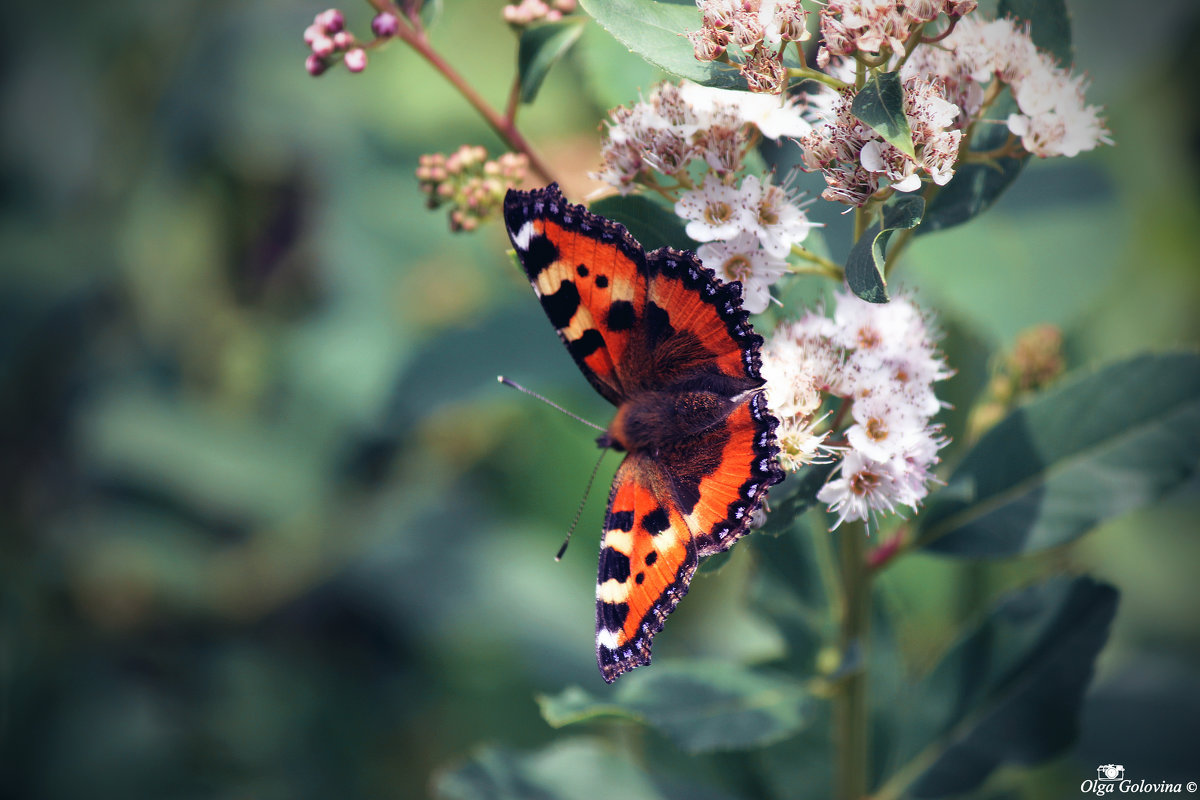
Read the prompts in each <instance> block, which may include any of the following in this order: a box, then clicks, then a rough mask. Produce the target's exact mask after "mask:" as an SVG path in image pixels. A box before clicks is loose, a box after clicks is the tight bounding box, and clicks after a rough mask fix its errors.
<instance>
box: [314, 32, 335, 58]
mask: <svg viewBox="0 0 1200 800" xmlns="http://www.w3.org/2000/svg"><path fill="white" fill-rule="evenodd" d="M310 46H311V47H312V51H313V55H314V56H316V57H317V58H325V57H326V56H328V55H330V54H331V53H333V51H334V50H335V49H336V48H335V47H334V44H333V39H330V38H329V37H328V36H318V37H317V38H316V39H313V42H312V45H310Z"/></svg>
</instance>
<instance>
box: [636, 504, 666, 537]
mask: <svg viewBox="0 0 1200 800" xmlns="http://www.w3.org/2000/svg"><path fill="white" fill-rule="evenodd" d="M642 527H644V528H645V529H646V530H648V531H650V533H652V534H655V535H657V534H660V533H662V532H663V531H665V530H666V529H667V528H669V527H671V520H670V519H668V518H667V512H666V511H664V510H663V509H662V508H656V509H654V510H653V511H651V512H650V513H648V514H647V515H646V516H644V517H642Z"/></svg>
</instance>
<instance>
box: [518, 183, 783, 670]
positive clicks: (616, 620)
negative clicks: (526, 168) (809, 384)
mask: <svg viewBox="0 0 1200 800" xmlns="http://www.w3.org/2000/svg"><path fill="white" fill-rule="evenodd" d="M504 222H505V226H506V227H507V229H508V235H509V238H510V239H511V240H512V244H513V247H514V248H515V249H516V252H517V256H518V258H519V259H520V262H521V265H522V266H523V267H524V270H525V273H526V275H528V277H529V281H530V283H531V284H533V290H534V292H535V293H536V294H537V296H538V298H539V300H540V301H541V305H542V308H543V309H544V310H545V312H546V315H547V316H548V317H549V318H550V323H551V324H552V325H553V326H554V328H555V329H556V330H557V331H558V335H559V337H560V338H561V339H562V341H563V343H564V344H565V345H566V346H567V350H568V351H569V352H570V353H571V355H572V357H574V359H575V363H576V364H578V365H579V368H580V369H581V370H582V371H583V374H584V376H585V377H586V378H587V379H588V381H589V382H590V383H591V384H592V386H593V387H594V388H595V389H596V391H597V392H599V393H600V394H601V395H602V396H603V397H604V398H605V399H606V400H608V401H609V402H610V403H612V404H613V405H614V406H616V407H617V411H616V415H615V416H614V417H613V420H612V422H611V423H610V424H609V426H608V428H607V431H606V432H605V433H604V434H602V435H601V436H600V437H599V438H598V439H597V443H598V444H599V445H600V446H601V447H606V448H611V449H613V450H616V451H619V452H624V453H625V458H624V460H623V461H622V462H621V464H620V466H619V467H618V468H617V472H616V475H615V476H614V478H613V484H612V490H611V491H610V493H609V496H608V509H607V511H606V513H605V515H604V535H603V540H602V542H601V546H600V566H599V572H598V575H597V580H596V660H597V662H598V663H599V665H600V673H601V675H602V676H603V677H604V680H605V681H607V682H608V683H612V682H613V681H614V680H616V679H617V677H618V676H620V675H621V674H622V673H624V672H627V671H629V670H631V669H633V668H635V667H638V666H641V665H643V664H648V663H650V644H651V641H652V640H653V638H654V636H655V634H657V633H658V632H659V631H660V630H662V627H663V623H664V621H665V620H666V618H667V615H668V614H670V613H671V612H672V611H673V610H674V609H675V606H676V604H678V603H679V600H680V599H681V598H682V597H683V596H684V595H685V594H686V593H687V590H688V584H689V583H690V582H691V580H692V576H693V575H694V574H695V572H696V567H697V566H698V565H699V563H700V561H701V560H702V559H704V558H707V557H708V556H711V555H714V554H716V553H720V552H723V551H725V550H728V549H729V548H730V546H732V545H733V543H734V542H735V541H737V540H738V539H739V538H740V537H741V536H743V535H744V534H745V533H746V532H747V531H748V530H749V528H750V522H751V518H752V517H753V516H754V514H755V512H756V511H758V509H759V508H761V506H762V504H763V502H764V500H765V498H766V494H767V489H768V487H770V486H771V485H772V484H775V483H779V482H780V481H781V480H783V472H782V470H781V469H780V468H779V466H778V464H777V461H776V456H777V455H778V452H779V449H778V446H777V444H776V441H775V428H776V426H777V425H778V424H779V422H778V420H777V419H776V418H775V417H774V416H773V415H772V414H771V412H770V411H769V410H768V408H767V400H766V397H765V395H764V392H763V389H762V387H763V383H764V381H763V379H762V378H761V376H760V375H759V367H760V365H761V356H760V353H759V351H760V348H761V346H762V341H763V340H762V337H761V336H759V335H758V334H756V333H755V332H754V329H753V327H752V326H751V324H750V322H749V318H748V314H747V312H746V311H744V310H743V309H742V307H741V284H740V283H737V282H733V283H722V282H721V281H720V280H719V279H718V278H717V277H716V276H715V274H714V273H713V271H712V270H710V269H707V268H706V267H704V266H703V264H701V262H700V260H699V259H698V258H697V257H696V255H695V254H693V253H691V252H686V251H680V250H674V249H671V248H661V249H658V250H654V251H652V252H649V253H647V252H646V251H645V250H644V249H643V248H642V246H641V244H639V243H638V242H637V240H635V239H634V238H633V237H632V236H631V235H630V234H629V233H628V232H627V231H626V230H625V228H624V227H623V226H622V225H620V224H618V223H615V222H612V221H611V220H608V219H605V218H604V217H601V216H598V215H596V214H592V213H590V212H589V211H587V209H585V208H584V207H583V206H578V205H572V204H570V203H568V202H567V201H566V200H565V199H564V198H563V196H562V194H561V193H560V191H559V189H558V186H557V184H551V185H550V186H548V187H546V188H544V189H537V190H534V191H529V192H524V191H516V190H510V191H509V192H508V194H507V196H506V197H505V200H504Z"/></svg>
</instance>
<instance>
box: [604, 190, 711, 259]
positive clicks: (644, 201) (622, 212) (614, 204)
mask: <svg viewBox="0 0 1200 800" xmlns="http://www.w3.org/2000/svg"><path fill="white" fill-rule="evenodd" d="M589 210H590V211H591V212H592V213H593V214H599V215H601V216H604V217H608V218H609V219H611V220H613V221H614V222H619V223H621V224H622V225H624V226H625V227H626V228H627V229H628V230H629V232H630V233H631V234H633V238H635V239H637V240H638V241H639V242H641V243H642V247H645V248H646V250H647V251H649V250H656V249H658V248H659V247H674V248H676V249H678V250H695V249H696V247H697V246H698V245H697V244H696V242H694V241H692V240H691V239H690V238H688V235H687V231H686V226H685V223H684V221H683V220H682V219H680V218H679V217H677V216H675V212H674V211H672V210H670V209H667V208H664V207H663V206H662V205H660V204H658V203H656V202H654V201H653V200H651V199H650V198H648V197H644V196H642V195H639V194H631V195H625V196H622V195H614V196H612V197H605V198H604V199H602V200H597V201H596V202H595V203H592V204H591V206H590V207H589Z"/></svg>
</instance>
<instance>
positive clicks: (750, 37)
mask: <svg viewBox="0 0 1200 800" xmlns="http://www.w3.org/2000/svg"><path fill="white" fill-rule="evenodd" d="M696 5H697V6H698V7H699V9H700V13H701V15H703V19H704V27H702V28H701V29H700V30H698V31H692V32H690V33H689V34H688V38H689V39H690V40H691V42H692V47H693V48H694V50H695V53H696V58H697V59H699V60H700V61H716V60H718V59H724V58H729V59H731V60H734V61H736V62H737V63H738V66H739V68H740V69H741V72H742V76H743V77H744V78H745V79H746V85H747V86H749V88H750V91H752V92H763V93H771V94H779V93H780V92H781V91H783V88H784V84H785V82H786V81H785V79H786V77H787V70H786V68H785V67H784V65H783V51H784V48H785V47H786V46H787V43H788V42H803V41H805V40H807V39H808V38H809V37H810V36H811V34H810V33H809V32H808V28H807V21H808V12H807V11H806V10H805V9H804V8H803V7H802V6H801V5H800V0H779V1H778V2H775V1H774V0H696ZM730 48H736V50H732V51H731V49H730Z"/></svg>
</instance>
